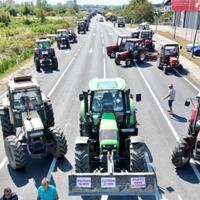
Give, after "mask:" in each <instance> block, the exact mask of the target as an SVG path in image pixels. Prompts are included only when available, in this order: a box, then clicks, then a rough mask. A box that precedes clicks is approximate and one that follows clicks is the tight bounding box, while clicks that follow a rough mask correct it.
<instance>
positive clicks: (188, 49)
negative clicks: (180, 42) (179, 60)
mask: <svg viewBox="0 0 200 200" xmlns="http://www.w3.org/2000/svg"><path fill="white" fill-rule="evenodd" d="M198 46H200V43H195V44H194V47H198ZM186 49H187V51H188V52H191V51H192V49H193V44H192V43H190V44H187V45H186Z"/></svg>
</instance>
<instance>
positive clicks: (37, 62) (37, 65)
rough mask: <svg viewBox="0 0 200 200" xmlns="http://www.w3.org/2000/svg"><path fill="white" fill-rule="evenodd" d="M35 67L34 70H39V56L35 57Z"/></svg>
mask: <svg viewBox="0 0 200 200" xmlns="http://www.w3.org/2000/svg"><path fill="white" fill-rule="evenodd" d="M35 67H36V71H38V72H39V71H40V59H39V58H35Z"/></svg>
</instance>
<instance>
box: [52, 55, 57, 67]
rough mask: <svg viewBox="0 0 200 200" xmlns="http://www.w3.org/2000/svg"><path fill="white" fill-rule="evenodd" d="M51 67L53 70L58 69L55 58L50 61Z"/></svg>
mask: <svg viewBox="0 0 200 200" xmlns="http://www.w3.org/2000/svg"><path fill="white" fill-rule="evenodd" d="M52 65H53V69H55V70H57V69H58V60H57V58H56V57H55V58H53V59H52Z"/></svg>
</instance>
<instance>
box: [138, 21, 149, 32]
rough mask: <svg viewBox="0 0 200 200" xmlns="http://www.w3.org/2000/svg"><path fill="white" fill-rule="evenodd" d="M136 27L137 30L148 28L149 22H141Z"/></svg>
mask: <svg viewBox="0 0 200 200" xmlns="http://www.w3.org/2000/svg"><path fill="white" fill-rule="evenodd" d="M138 29H139V30H149V29H150V27H149V24H148V23H147V22H143V23H141V24H139V25H138Z"/></svg>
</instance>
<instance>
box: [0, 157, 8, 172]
mask: <svg viewBox="0 0 200 200" xmlns="http://www.w3.org/2000/svg"><path fill="white" fill-rule="evenodd" d="M7 161H8V158H7V157H4V159H3V160H2V161H1V163H0V170H1V169H2V168H3V166H4V165H5V164H6V162H7Z"/></svg>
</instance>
